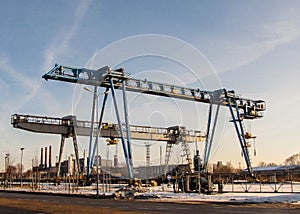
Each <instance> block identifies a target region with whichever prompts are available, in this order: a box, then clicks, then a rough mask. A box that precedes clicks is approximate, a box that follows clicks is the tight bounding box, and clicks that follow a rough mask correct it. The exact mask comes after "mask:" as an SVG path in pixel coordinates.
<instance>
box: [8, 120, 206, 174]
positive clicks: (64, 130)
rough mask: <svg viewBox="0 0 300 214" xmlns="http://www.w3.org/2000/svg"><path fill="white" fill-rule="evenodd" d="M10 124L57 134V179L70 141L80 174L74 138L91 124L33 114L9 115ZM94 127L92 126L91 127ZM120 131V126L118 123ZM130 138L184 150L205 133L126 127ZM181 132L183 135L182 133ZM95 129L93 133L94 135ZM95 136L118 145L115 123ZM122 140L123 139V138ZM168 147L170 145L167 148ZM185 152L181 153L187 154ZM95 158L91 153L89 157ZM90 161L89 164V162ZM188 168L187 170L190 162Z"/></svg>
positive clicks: (118, 136) (175, 128) (173, 128)
mask: <svg viewBox="0 0 300 214" xmlns="http://www.w3.org/2000/svg"><path fill="white" fill-rule="evenodd" d="M11 124H12V125H13V127H14V128H18V129H23V130H26V131H31V132H36V133H46V134H59V135H61V144H60V150H59V158H58V167H57V178H60V168H61V161H62V155H63V150H64V144H65V139H66V138H69V137H71V138H73V146H74V152H75V159H76V167H77V172H79V173H80V171H81V169H80V163H79V154H78V144H77V136H89V135H90V128H91V126H92V125H91V122H90V121H83V120H77V118H76V116H72V115H69V116H65V117H62V118H58V117H45V116H35V115H22V114H13V115H12V116H11ZM96 125H98V124H97V123H95V126H94V127H96ZM122 126H123V128H124V124H122ZM129 128H130V132H131V138H132V139H135V140H143V141H160V142H167V145H174V144H179V143H181V144H182V145H183V147H186V146H187V145H184V144H188V143H194V142H200V141H204V140H205V134H204V133H203V132H200V131H193V130H186V129H185V127H180V126H172V127H168V128H162V127H151V126H137V125H130V126H129ZM182 130H184V132H183V131H182ZM96 131H97V130H96V128H94V132H93V133H96ZM98 135H99V137H102V138H107V140H106V141H107V142H108V145H114V144H117V143H118V139H120V138H121V135H120V127H119V125H118V124H115V123H108V122H104V123H102V125H101V128H100V132H99V133H98ZM125 137H127V136H126V135H125ZM167 147H170V146H167ZM188 154H189V151H186V152H185V155H188ZM92 157H95V154H93V155H92ZM92 162H93V161H92ZM189 167H190V168H191V162H190V165H189Z"/></svg>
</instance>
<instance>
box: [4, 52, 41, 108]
mask: <svg viewBox="0 0 300 214" xmlns="http://www.w3.org/2000/svg"><path fill="white" fill-rule="evenodd" d="M0 67H1V71H2V72H3V73H5V75H6V76H8V77H10V78H11V79H12V80H13V81H14V82H17V84H18V86H20V88H24V89H25V90H26V92H28V93H24V94H22V96H20V97H14V96H12V97H9V98H8V99H7V100H6V102H5V105H6V106H8V105H9V109H10V110H12V109H17V108H19V107H20V106H22V105H23V104H24V103H26V102H28V101H29V100H30V99H31V98H32V97H33V96H34V95H35V94H36V92H37V91H38V89H39V87H40V84H39V83H38V82H37V81H35V79H34V78H32V77H28V76H26V75H24V73H21V72H18V71H16V70H15V68H14V67H13V65H12V63H11V62H10V61H9V59H8V58H7V57H5V56H1V60H0ZM7 90H9V91H15V89H14V88H12V87H10V86H8V87H7ZM11 102H17V103H18V104H16V103H15V104H13V103H11Z"/></svg>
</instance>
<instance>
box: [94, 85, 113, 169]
mask: <svg viewBox="0 0 300 214" xmlns="http://www.w3.org/2000/svg"><path fill="white" fill-rule="evenodd" d="M108 92H109V88H106V91H105V93H104V98H103V104H102V109H101V113H100V117H99V123H98V128H97V134H96V136H97V137H96V139H95V144H94V148H93V154H92V157H91V159H92V160H91V164H94V160H95V153H96V149H97V146H98V142H99V137H98V136H99V134H100V132H101V126H102V121H103V115H104V110H105V106H106V101H107V97H108Z"/></svg>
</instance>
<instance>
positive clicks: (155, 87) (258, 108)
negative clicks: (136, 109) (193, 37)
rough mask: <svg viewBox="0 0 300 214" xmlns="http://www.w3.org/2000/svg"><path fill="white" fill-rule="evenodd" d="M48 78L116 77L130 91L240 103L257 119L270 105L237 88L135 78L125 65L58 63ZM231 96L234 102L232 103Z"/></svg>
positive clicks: (98, 80)
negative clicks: (239, 92) (209, 88)
mask: <svg viewBox="0 0 300 214" xmlns="http://www.w3.org/2000/svg"><path fill="white" fill-rule="evenodd" d="M42 77H43V78H44V79H46V80H48V79H52V80H60V81H65V82H71V83H79V84H85V85H93V86H101V87H106V88H109V87H110V79H112V80H113V84H114V88H116V89H121V88H122V81H123V80H125V84H126V90H127V91H133V92H139V93H145V94H151V95H157V96H165V97H172V98H177V99H184V100H190V101H196V102H202V103H211V104H218V105H222V106H229V105H235V104H236V103H237V104H238V109H242V110H243V111H244V114H243V115H244V118H245V119H256V118H260V117H263V114H262V111H264V110H265V108H266V105H265V101H263V100H252V99H248V98H243V97H241V96H238V95H236V93H235V92H234V91H233V90H226V89H218V90H214V91H204V90H200V89H199V88H198V89H191V88H187V87H182V86H175V85H171V84H165V83H158V82H152V81H148V80H147V79H145V80H140V79H135V78H132V77H130V76H129V75H127V74H126V73H125V71H124V69H123V68H120V69H117V70H112V69H110V68H109V67H108V66H105V67H103V68H100V69H98V70H91V69H86V68H72V67H68V66H63V65H58V64H56V65H55V66H54V68H53V69H51V70H50V71H49V72H47V73H46V74H44V75H43V76H42ZM228 98H230V99H229V100H231V102H232V103H228Z"/></svg>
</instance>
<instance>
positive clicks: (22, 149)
mask: <svg viewBox="0 0 300 214" xmlns="http://www.w3.org/2000/svg"><path fill="white" fill-rule="evenodd" d="M23 151H24V147H22V148H21V172H20V177H21V181H20V186H21V187H22V185H23V184H22V177H23V176H22V175H23V166H22V165H23Z"/></svg>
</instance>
